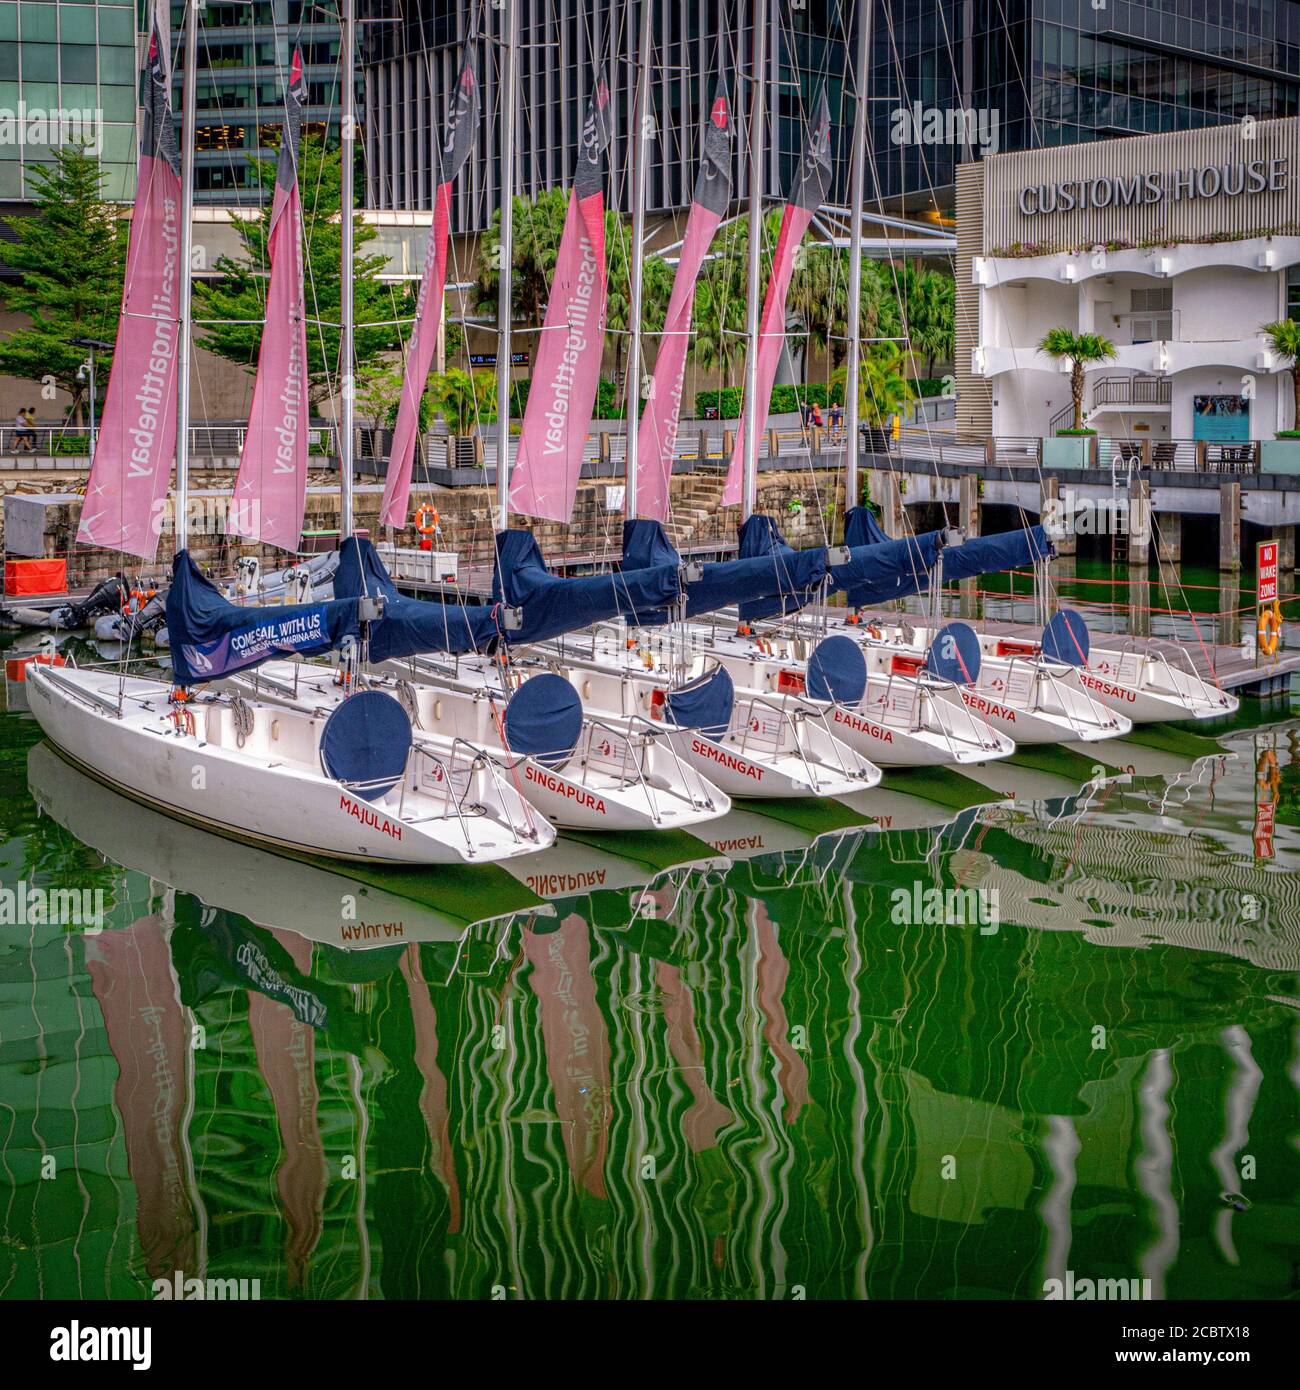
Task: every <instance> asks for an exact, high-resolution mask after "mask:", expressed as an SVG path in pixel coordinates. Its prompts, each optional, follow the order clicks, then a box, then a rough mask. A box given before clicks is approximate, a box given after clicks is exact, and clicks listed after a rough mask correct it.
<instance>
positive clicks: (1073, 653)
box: [1043, 608, 1091, 666]
mask: <svg viewBox="0 0 1300 1390" xmlns="http://www.w3.org/2000/svg"><path fill="white" fill-rule="evenodd" d="M1090 646H1091V639H1090V638H1089V636H1088V624H1087V623H1085V622H1084V621H1083V619H1082V618H1081V617H1080V616H1079V614H1078V613H1076V612H1075V611H1074V609H1073V608H1062V609H1061V610H1060V611H1059V612H1056V613H1053V614H1052V618H1051V621H1050V622H1049V623H1048V624H1047V626H1046V627H1045V628H1044V629H1043V655H1044V656H1045V657H1046V658H1047V659H1048V660H1049V661H1061V662H1064V663H1065V665H1067V666H1086V665H1087V664H1088V650H1089V648H1090Z"/></svg>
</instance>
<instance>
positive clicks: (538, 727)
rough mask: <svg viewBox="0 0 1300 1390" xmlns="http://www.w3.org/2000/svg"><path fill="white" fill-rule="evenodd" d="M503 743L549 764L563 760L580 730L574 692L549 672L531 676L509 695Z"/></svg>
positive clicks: (570, 752) (579, 706) (579, 711)
mask: <svg viewBox="0 0 1300 1390" xmlns="http://www.w3.org/2000/svg"><path fill="white" fill-rule="evenodd" d="M505 732H506V746H507V748H509V750H510V751H511V752H512V753H525V754H528V755H529V756H531V757H534V758H536V759H537V761H538V762H539V763H546V764H547V765H548V766H550V767H555V766H558V765H559V764H560V763H564V762H567V761H568V760H569V759H570V758H571V757H572V756H573V750H574V749H575V748H576V747H577V746H578V736H579V735H580V734H581V733H582V701H581V700H580V699H579V698H578V692H577V691H576V690H575V689H574V688H573V687H572V686H571V685H570V684H569V682H568V681H566V680H565V679H564V677H563V676H557V675H556V674H555V673H554V672H553V671H547V672H545V673H544V674H542V675H540V676H533V677H532V679H531V680H526V681H525V682H524V683H523V685H521V686H520V687H519V689H518V690H516V691H515V693H514V694H513V695H512V696H511V697H510V703H509V704H508V705H507V706H506V717H505Z"/></svg>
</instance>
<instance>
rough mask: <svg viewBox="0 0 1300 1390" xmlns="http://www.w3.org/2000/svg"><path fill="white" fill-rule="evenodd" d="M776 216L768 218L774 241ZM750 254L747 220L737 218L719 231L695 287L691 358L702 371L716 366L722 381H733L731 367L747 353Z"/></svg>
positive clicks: (777, 217)
mask: <svg viewBox="0 0 1300 1390" xmlns="http://www.w3.org/2000/svg"><path fill="white" fill-rule="evenodd" d="M775 216H776V219H777V221H776V222H773V220H772V218H771V217H770V216H769V218H768V232H769V233H771V239H772V244H773V245H775V244H776V243H775V231H774V230H773V229H774V227H775V226H776V225H778V224H779V219H780V213H777V214H776V215H775ZM748 258H749V220H748V218H743V217H739V218H737V219H736V220H735V221H734V222H729V223H728V224H727V225H726V226H725V227H721V228H720V229H719V230H718V233H717V235H716V236H715V237H714V240H713V245H712V247H711V248H710V251H709V258H708V259H707V260H706V261H705V262H704V268H703V269H702V270H701V271H700V279H699V284H698V285H697V286H696V290H695V308H694V313H693V315H692V319H691V334H692V336H691V345H690V357H691V360H692V361H693V362H695V363H696V364H697V365H698V366H700V367H703V368H704V370H705V371H708V370H710V369H711V368H717V369H718V372H719V377H720V380H721V382H722V384H723V385H724V386H727V385H734V384H735V372H734V370H733V369H734V367H735V365H736V363H737V362H743V361H744V357H745V304H746V298H747V275H748Z"/></svg>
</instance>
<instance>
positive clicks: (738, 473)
mask: <svg viewBox="0 0 1300 1390" xmlns="http://www.w3.org/2000/svg"><path fill="white" fill-rule="evenodd" d="M812 216H813V215H812V213H811V211H809V210H808V209H806V208H800V207H795V206H794V205H793V204H792V203H787V204H786V207H785V211H784V213H783V214H782V216H781V234H780V236H779V237H777V241H776V255H775V256H773V258H772V276H771V279H769V280H768V282H767V293H766V294H765V295H764V296H763V317H762V320H761V322H760V324H759V329H758V402H757V405H758V409H757V410H755V409H754V408H753V407H754V405H755V402H753V401H746V402H745V405H744V412H743V417H742V419H741V427H740V429H739V430H738V431H737V433H736V447H735V448H734V450H733V451H732V454H731V467H730V468H729V469H728V470H727V483H726V486H725V487H724V488H723V489H722V506H724V507H734V506H735V505H736V504H737V503H738V502H739V501H740V495H741V487H740V483H741V479H742V477H743V476H744V470H745V449H746V447H747V445H748V430H747V428H746V421H752V422H753V426H752V427H753V429H754V431H755V433H756V434H762V433H763V431H764V430H765V429H766V428H767V408H768V405H769V404H770V402H771V399H772V386H773V384H774V383H775V381H776V368H777V363H778V362H780V360H781V348H782V347H783V346H784V344H785V300H786V295H787V294H789V292H790V277H791V276H792V275H793V274H794V258H795V252H796V251H798V249H799V243H800V242H801V241H802V240H803V234H804V233H805V232H806V231H807V230H808V224H809V223H810V222H811V221H812Z"/></svg>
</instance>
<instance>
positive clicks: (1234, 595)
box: [1207, 574, 1242, 647]
mask: <svg viewBox="0 0 1300 1390" xmlns="http://www.w3.org/2000/svg"><path fill="white" fill-rule="evenodd" d="M1241 597H1242V596H1241V590H1240V589H1239V588H1238V587H1237V576H1236V575H1235V574H1233V575H1226V574H1225V575H1223V576H1222V577H1221V578H1220V579H1219V644H1220V646H1224V647H1235V646H1236V645H1237V644H1238V643H1239V642H1240V641H1241V614H1240V613H1238V612H1237V609H1238V607H1240V605H1241ZM1207 640H1208V639H1207Z"/></svg>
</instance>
